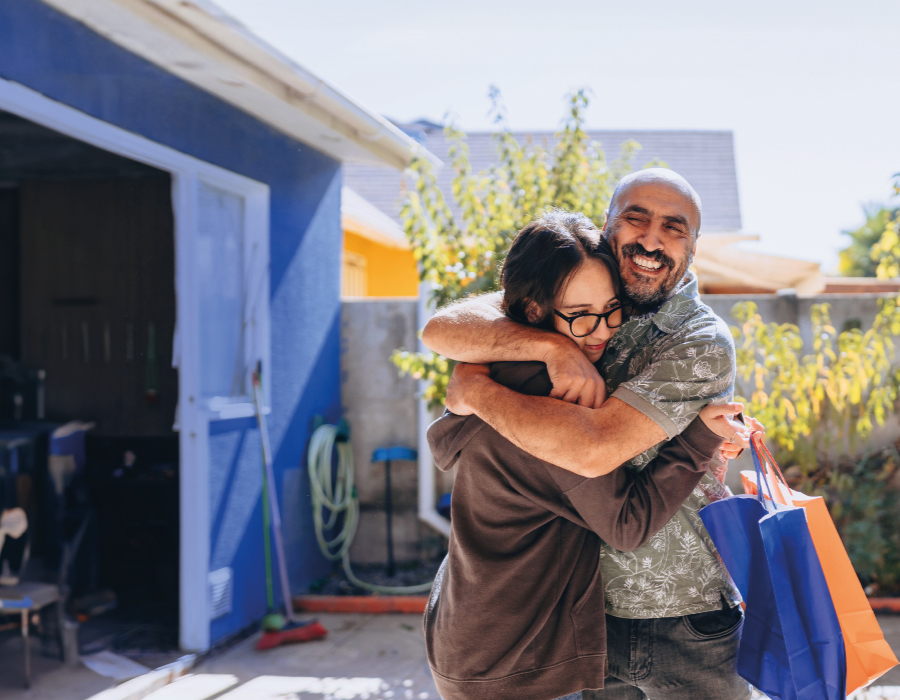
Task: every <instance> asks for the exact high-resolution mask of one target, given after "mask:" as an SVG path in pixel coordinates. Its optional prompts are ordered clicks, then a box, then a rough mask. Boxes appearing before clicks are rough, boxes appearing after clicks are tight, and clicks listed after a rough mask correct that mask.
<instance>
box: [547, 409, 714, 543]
mask: <svg viewBox="0 0 900 700" xmlns="http://www.w3.org/2000/svg"><path fill="white" fill-rule="evenodd" d="M729 406H730V405H729ZM722 410H727V409H722ZM720 415H725V414H724V413H721V414H720ZM714 418H715V416H714V417H713V419H714ZM707 420H711V419H710V417H709V415H707ZM729 429H730V428H729ZM722 442H723V437H722V436H721V435H717V434H716V433H714V432H712V431H711V430H710V429H709V428H708V427H707V426H706V424H704V421H703V418H701V417H698V418H696V419H694V421H693V422H692V423H691V424H690V425H689V426H688V427H687V429H685V431H684V432H683V433H681V434H680V435H678V436H676V437H675V438H673V439H672V440H670V441H669V442H667V443H666V444H665V445H664V446H663V448H662V449H661V450H660V452H659V454H658V455H657V457H656V458H655V459H654V460H653V461H652V462H650V464H648V465H647V466H646V467H645V468H644V469H643V470H641V471H640V472H636V471H635V470H634V469H630V468H628V467H625V468H621V469H616V470H615V471H614V472H612V473H610V474H607V475H605V476H601V477H597V478H594V479H585V480H583V481H582V482H581V483H579V484H577V485H575V486H570V488H568V489H567V490H566V491H565V496H566V497H567V498H568V500H569V502H570V503H571V504H572V507H573V508H574V509H575V510H576V511H577V513H578V514H579V516H580V517H581V518H582V519H583V520H584V521H585V523H587V525H588V527H589V528H590V529H591V530H593V531H594V532H595V533H597V535H599V536H600V537H601V538H602V539H603V540H604V541H606V542H607V543H609V544H610V545H612V546H613V547H615V548H616V549H619V550H622V551H626V552H627V551H631V550H633V549H637V548H638V547H640V546H641V545H643V544H645V543H646V542H647V541H648V540H649V539H650V538H651V537H653V535H655V534H656V533H657V532H659V531H660V530H661V529H662V528H663V527H665V525H666V523H668V522H669V520H670V519H671V518H672V516H673V515H675V513H676V512H677V511H678V509H679V508H681V506H682V504H683V503H684V499H686V498H687V497H688V496H689V495H690V494H691V492H692V491H693V490H694V488H696V486H697V484H699V483H700V480H701V479H702V478H703V474H705V473H706V471H707V469H708V467H709V464H710V462H711V461H712V460H713V457H714V456H715V454H716V451H717V450H718V449H719V447H720V446H721V445H722ZM558 474H559V473H557V475H555V476H558ZM566 477H567V478H566ZM569 479H571V476H570V475H565V477H564V478H562V479H559V478H557V481H558V482H561V483H565V482H566V481H568V483H569V484H571V481H569Z"/></svg>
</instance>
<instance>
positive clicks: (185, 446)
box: [0, 79, 271, 651]
mask: <svg viewBox="0 0 900 700" xmlns="http://www.w3.org/2000/svg"><path fill="white" fill-rule="evenodd" d="M0 109H2V110H5V111H7V112H11V113H12V114H16V115H18V116H20V117H22V118H24V119H28V120H30V121H33V122H35V123H36V124H40V125H42V126H45V127H47V128H49V129H53V130H55V131H58V132H60V133H62V134H66V135H67V136H71V137H72V138H76V139H78V140H80V141H84V142H85V143H89V144H91V145H93V146H97V147H98V148H102V149H104V150H106V151H110V152H112V153H117V154H119V155H121V156H124V157H126V158H130V159H132V160H136V161H139V162H141V163H145V164H147V165H151V166H153V167H156V168H159V169H160V170H165V171H167V172H169V173H171V175H172V209H173V214H174V222H175V280H174V282H175V286H176V304H177V307H176V318H177V333H176V340H175V347H174V360H175V363H176V364H177V365H178V368H179V372H178V379H179V381H178V407H179V408H178V410H179V416H178V426H179V431H180V440H179V443H180V447H179V450H180V459H181V468H180V470H179V472H180V475H181V476H180V479H181V481H180V515H181V519H180V523H181V525H180V529H181V531H180V543H179V551H180V554H179V561H180V585H179V596H180V621H179V643H180V645H181V647H182V649H184V650H186V651H205V650H206V649H208V648H209V644H210V629H209V623H210V620H209V600H208V598H209V586H208V581H207V577H208V573H209V571H208V569H209V556H210V517H209V508H210V505H209V421H210V419H211V418H213V419H214V418H216V417H217V416H211V415H209V413H208V411H206V410H204V409H203V408H202V407H201V406H200V405H199V404H200V402H199V401H198V400H195V397H198V396H199V395H200V394H199V388H200V387H199V371H198V370H199V362H200V361H201V358H200V357H199V338H198V335H197V334H198V323H197V316H198V313H199V308H198V296H197V289H196V275H193V274H192V270H193V269H194V262H193V261H194V242H195V234H196V230H197V202H198V187H199V182H200V181H203V182H206V183H208V184H211V185H213V186H215V187H220V188H222V189H226V190H229V191H232V192H235V193H237V194H239V195H241V196H243V197H244V198H245V202H246V206H245V212H246V221H245V223H246V228H245V241H246V242H247V244H248V245H250V246H258V248H257V251H258V252H259V253H260V255H259V256H256V258H255V261H256V262H255V264H259V265H263V266H264V270H265V273H264V275H263V277H264V279H265V284H264V285H263V288H262V289H261V290H259V294H260V295H261V296H260V298H259V299H258V300H257V304H258V306H257V313H255V314H254V315H255V317H256V318H257V319H258V327H257V329H256V333H254V336H255V338H254V341H253V342H255V343H256V344H257V346H258V347H257V351H258V354H256V353H254V354H256V356H258V357H261V358H262V360H263V364H264V366H265V367H269V366H271V354H270V353H271V349H270V342H269V309H268V304H269V283H268V264H269V209H268V207H269V188H268V186H267V185H265V184H263V183H260V182H257V181H256V180H252V179H250V178H247V177H244V176H242V175H238V174H236V173H233V172H230V171H228V170H225V169H224V168H219V167H217V166H215V165H212V164H210V163H207V162H205V161H202V160H199V159H197V158H193V157H191V156H188V155H185V154H184V153H181V152H179V151H176V150H175V149H172V148H169V147H168V146H163V145H161V144H158V143H156V142H154V141H150V140H149V139H146V138H144V137H142V136H138V135H137V134H133V133H131V132H128V131H125V130H124V129H120V128H119V127H116V126H113V125H112V124H108V123H107V122H104V121H102V120H100V119H96V118H94V117H91V116H88V115H87V114H84V113H83V112H79V111H78V110H76V109H73V108H72V107H69V106H67V105H64V104H62V103H60V102H56V101H54V100H51V99H49V98H48V97H45V96H44V95H41V94H40V93H38V92H35V91H34V90H31V89H29V88H26V87H24V86H22V85H19V84H17V83H14V82H10V81H7V80H2V79H0ZM248 335H250V334H248ZM268 374H269V373H268V372H267V373H266V378H267V379H268ZM267 388H269V387H267ZM266 395H267V396H270V395H271V391H268V392H267V394H266Z"/></svg>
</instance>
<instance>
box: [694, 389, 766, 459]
mask: <svg viewBox="0 0 900 700" xmlns="http://www.w3.org/2000/svg"><path fill="white" fill-rule="evenodd" d="M743 410H744V405H743V404H740V403H718V404H714V403H711V404H709V405H708V406H704V408H703V410H702V411H700V420H702V421H703V423H704V425H706V427H707V428H709V429H710V430H711V431H713V432H714V433H715V434H716V435H718V436H719V437H721V438H723V439H724V440H725V441H726V442H725V445H723V446H722V456H723V457H726V458H728V459H731V457H728V454H731V453H732V452H733V453H734V454H735V456H736V455H737V453H738V452H740V451H741V450H743V449H746V448H748V447H750V433H751V432H752V430H751V428H750V427H749V426H744V425H741V424H740V423H738V422H737V421H736V420H734V415H735V414H737V413H740V412H741V411H743ZM751 420H752V419H751ZM756 424H757V425H759V423H758V422H756ZM761 427H762V426H761V425H760V428H761ZM726 447H727V449H726ZM732 448H734V449H732Z"/></svg>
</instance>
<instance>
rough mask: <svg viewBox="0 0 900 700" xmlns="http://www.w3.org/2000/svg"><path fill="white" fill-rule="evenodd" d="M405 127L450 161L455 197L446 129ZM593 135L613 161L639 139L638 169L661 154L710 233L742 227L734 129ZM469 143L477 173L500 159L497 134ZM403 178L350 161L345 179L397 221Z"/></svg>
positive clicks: (443, 180) (551, 139)
mask: <svg viewBox="0 0 900 700" xmlns="http://www.w3.org/2000/svg"><path fill="white" fill-rule="evenodd" d="M404 126H405V125H404ZM405 130H407V133H409V134H410V135H411V136H413V137H414V138H415V137H422V136H424V138H422V139H421V140H422V141H423V145H424V146H425V147H426V148H427V149H428V150H429V151H431V152H432V153H433V154H434V155H436V156H437V157H438V158H440V159H441V160H443V161H444V163H445V165H444V167H443V168H442V169H441V170H440V171H439V173H438V183H439V184H440V186H441V187H442V189H443V191H444V192H445V194H447V196H448V197H449V196H450V192H451V187H450V182H451V179H452V178H453V171H452V168H451V167H450V165H449V156H448V150H449V143H448V142H447V140H446V138H445V137H444V134H443V131H442V130H440V129H435V128H433V126H431V125H418V124H413V125H409V127H407V129H405ZM414 131H415V132H416V133H413V132H414ZM515 136H516V138H517V139H518V140H519V142H520V143H525V142H526V141H527V140H528V139H529V138H531V139H533V140H534V141H535V142H536V143H540V144H546V145H547V146H548V147H550V148H552V147H553V145H554V144H555V143H556V137H555V135H554V134H553V133H551V132H531V133H527V132H515ZM588 136H589V138H590V139H591V140H592V141H597V142H599V143H600V145H601V146H602V147H603V149H604V151H605V152H606V157H607V159H608V160H609V161H612V160H614V159H616V158H618V156H619V150H620V147H621V144H622V143H624V142H625V141H627V140H629V139H634V140H635V141H637V142H638V143H639V144H640V145H641V147H642V148H641V150H640V151H639V152H638V153H637V155H636V156H635V157H634V158H633V159H632V161H631V165H632V167H633V168H640V167H642V166H643V165H644V164H645V163H647V162H649V161H651V160H653V159H659V160H662V161H664V162H665V163H666V165H667V166H668V167H670V168H671V169H672V170H674V171H676V172H677V173H679V174H680V175H682V176H683V177H684V178H685V179H687V181H688V182H690V183H691V185H693V187H694V189H695V190H697V193H698V194H699V195H700V199H701V201H702V203H703V231H704V232H707V233H715V232H717V231H737V230H740V229H741V210H740V203H739V199H738V186H737V172H736V168H735V160H734V136H733V134H732V132H730V131H639V130H634V131H589V132H588ZM467 143H468V145H469V151H470V163H471V165H472V170H473V172H476V173H477V172H481V171H483V170H487V169H488V168H489V167H490V166H491V165H492V164H494V163H495V162H496V160H497V147H496V141H495V139H494V138H493V134H491V133H487V132H479V133H471V134H468V139H467ZM401 180H402V174H401V173H400V172H398V171H396V170H392V169H389V168H380V167H373V166H364V165H357V164H352V163H347V164H345V165H344V184H345V185H347V186H349V187H351V188H353V189H354V190H356V192H358V193H359V194H360V195H361V196H362V197H364V198H365V199H367V200H368V201H369V202H371V203H372V204H374V205H375V206H376V207H378V208H379V209H381V210H382V211H383V212H384V213H385V214H388V215H389V216H391V217H393V218H394V219H395V220H396V219H398V214H399V211H400V202H401V197H402V192H401V184H402V183H401Z"/></svg>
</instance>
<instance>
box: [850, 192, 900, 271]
mask: <svg viewBox="0 0 900 700" xmlns="http://www.w3.org/2000/svg"><path fill="white" fill-rule="evenodd" d="M863 211H864V212H865V214H866V223H865V224H863V225H862V226H860V227H859V228H857V229H854V230H852V231H844V232H843V233H844V235H846V236H850V245H848V246H847V247H846V248H844V249H843V250H842V251H840V253H839V256H840V271H841V274H842V275H843V276H844V277H876V276H877V267H878V263H877V260H876V259H875V258H873V257H872V247H873V246H875V245H877V244H878V243H879V241H880V240H881V238H882V236H883V235H884V233H885V231H886V230H888V229H890V228H892V227H894V228H895V227H896V225H897V219H898V216H900V210H898V209H896V208H888V207H878V208H868V209H864V210H863ZM891 276H892V277H897V276H900V274H894V275H891Z"/></svg>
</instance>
